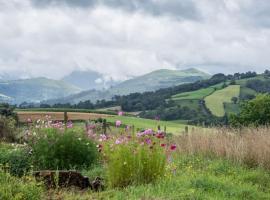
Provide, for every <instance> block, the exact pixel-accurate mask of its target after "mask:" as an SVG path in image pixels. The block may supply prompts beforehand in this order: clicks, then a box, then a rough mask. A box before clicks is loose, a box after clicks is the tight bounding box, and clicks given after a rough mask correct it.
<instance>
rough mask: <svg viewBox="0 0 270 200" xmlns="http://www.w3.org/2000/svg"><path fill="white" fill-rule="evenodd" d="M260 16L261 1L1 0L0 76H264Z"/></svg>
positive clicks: (264, 18)
mask: <svg viewBox="0 0 270 200" xmlns="http://www.w3.org/2000/svg"><path fill="white" fill-rule="evenodd" d="M38 2H39V4H37V3H38ZM179 2H181V3H179ZM259 2H260V3H259ZM267 11H270V7H269V6H268V5H267V1H266V0H260V1H256V0H223V1H214V0H200V1H188V0H185V1H176V0H170V1H165V0H155V1H154V0H151V1H139V0H130V1H126V0H122V1H120V0H118V1H117V0H110V1H105V0H100V1H94V0H93V1H82V0H81V1H71V0H70V1H68V0H65V1H64V0H62V1H61V0H59V1H55V0H54V1H53V0H46V1H45V0H39V1H37V0H36V1H34V0H9V1H5V0H0V28H1V31H0V47H1V48H0V71H1V72H7V73H11V74H18V75H19V76H22V77H27V76H47V77H51V78H61V77H63V76H65V75H66V74H68V73H70V72H71V71H73V70H76V69H83V70H85V69H91V70H95V71H98V72H100V73H102V74H104V76H106V77H110V76H112V77H113V78H114V79H117V80H119V79H126V78H127V77H131V76H136V75H141V74H144V73H147V72H150V71H152V70H156V69H160V68H168V69H175V68H179V69H183V68H187V67H198V68H201V69H203V70H205V71H209V72H211V73H216V72H224V73H232V72H238V71H247V70H256V71H263V70H264V69H265V68H267V66H269V63H270V57H269V53H270V46H269V45H268V44H269V43H270V27H269V20H268V19H269V16H270V12H267ZM268 13H269V14H268Z"/></svg>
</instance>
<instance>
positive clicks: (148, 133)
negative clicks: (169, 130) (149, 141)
mask: <svg viewBox="0 0 270 200" xmlns="http://www.w3.org/2000/svg"><path fill="white" fill-rule="evenodd" d="M152 134H153V130H152V129H147V130H145V131H144V135H152Z"/></svg>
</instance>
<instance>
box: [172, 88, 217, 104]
mask: <svg viewBox="0 0 270 200" xmlns="http://www.w3.org/2000/svg"><path fill="white" fill-rule="evenodd" d="M214 91H215V89H214V87H208V88H203V89H200V90H196V91H192V92H184V93H180V94H177V95H174V96H172V99H173V100H174V101H177V100H183V99H203V98H204V97H206V96H208V95H210V94H211V93H212V92H214Z"/></svg>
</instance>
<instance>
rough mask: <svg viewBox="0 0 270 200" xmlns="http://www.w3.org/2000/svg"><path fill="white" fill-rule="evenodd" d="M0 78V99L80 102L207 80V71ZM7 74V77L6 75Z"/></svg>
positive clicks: (86, 72) (77, 73) (7, 100)
mask: <svg viewBox="0 0 270 200" xmlns="http://www.w3.org/2000/svg"><path fill="white" fill-rule="evenodd" d="M5 77H7V76H2V77H1V78H2V79H0V102H8V103H12V104H20V103H22V102H32V103H40V102H43V103H49V104H54V103H71V104H74V103H78V102H80V101H85V100H91V101H92V102H96V101H97V100H102V99H105V100H110V99H111V98H112V97H114V96H115V95H127V94H130V93H135V92H145V91H155V90H158V89H160V88H167V87H171V86H176V85H180V84H184V83H193V82H196V81H198V80H203V79H207V78H209V77H210V75H209V74H207V73H205V72H202V71H200V70H198V69H194V68H190V69H186V70H167V69H161V70H156V71H153V72H151V73H148V74H145V75H142V76H138V77H135V78H132V79H129V80H127V81H124V82H120V83H119V82H116V81H113V80H112V79H108V78H107V79H106V78H104V76H103V75H102V74H100V73H97V72H94V71H74V72H72V73H71V74H69V75H68V76H65V77H64V78H63V79H61V80H53V79H48V78H43V77H41V78H29V79H19V80H10V78H9V80H6V79H5ZM9 77H10V76H9Z"/></svg>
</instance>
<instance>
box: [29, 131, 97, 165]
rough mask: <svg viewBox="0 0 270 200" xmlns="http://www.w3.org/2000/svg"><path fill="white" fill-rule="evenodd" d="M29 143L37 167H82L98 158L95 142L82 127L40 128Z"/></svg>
mask: <svg viewBox="0 0 270 200" xmlns="http://www.w3.org/2000/svg"><path fill="white" fill-rule="evenodd" d="M30 145H31V147H32V150H33V161H34V166H35V167H36V168H37V169H59V170H63V169H66V170H68V169H82V168H83V167H89V166H91V165H92V164H94V163H95V162H96V161H97V158H98V152H97V148H96V146H95V144H94V143H93V142H92V141H91V140H89V139H88V138H87V137H86V135H85V133H84V132H83V130H82V129H66V130H64V131H61V130H59V129H41V130H39V132H38V136H37V139H36V140H35V141H34V142H32V143H31V144H30Z"/></svg>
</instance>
